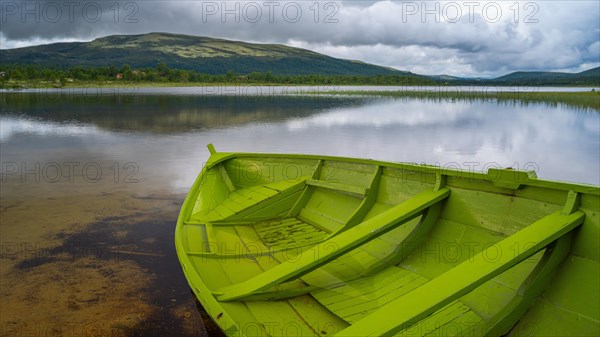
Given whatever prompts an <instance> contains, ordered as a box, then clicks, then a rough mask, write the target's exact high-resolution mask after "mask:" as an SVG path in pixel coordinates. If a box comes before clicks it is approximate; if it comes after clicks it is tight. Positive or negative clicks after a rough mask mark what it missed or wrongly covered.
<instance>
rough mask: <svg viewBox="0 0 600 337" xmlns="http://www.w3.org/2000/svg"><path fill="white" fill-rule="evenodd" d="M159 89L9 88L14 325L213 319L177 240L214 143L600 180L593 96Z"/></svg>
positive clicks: (137, 329) (65, 328)
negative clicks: (555, 100)
mask: <svg viewBox="0 0 600 337" xmlns="http://www.w3.org/2000/svg"><path fill="white" fill-rule="evenodd" d="M154 90H155V91H156V92H151V93H146V94H145V95H128V94H123V92H121V93H120V94H106V95H85V94H83V95H81V93H79V94H75V93H72V92H71V93H66V94H64V93H63V94H48V93H44V94H24V93H17V94H6V93H3V94H0V102H1V103H2V104H1V108H0V145H1V162H2V163H1V165H2V186H1V187H2V188H1V190H0V220H1V221H0V234H1V241H2V242H1V243H2V259H1V261H0V262H1V266H0V287H1V288H0V289H1V291H0V298H1V300H2V306H0V317H1V320H2V322H1V323H2V330H1V331H2V335H11V334H13V335H15V334H16V335H18V334H19V333H20V334H21V335H26V333H30V334H33V333H37V334H38V335H48V336H52V335H57V336H60V335H61V334H62V335H67V334H66V332H69V333H71V335H96V336H105V335H111V334H112V335H118V336H121V335H122V336H135V335H139V336H148V335H179V336H186V335H187V336H196V335H205V334H207V329H209V332H210V331H212V332H214V330H211V329H214V327H213V326H210V325H206V324H204V323H203V320H202V317H201V313H199V312H198V311H197V310H196V306H195V303H194V301H193V298H192V296H191V293H190V291H189V289H188V287H187V284H186V281H185V279H184V277H183V274H182V272H181V270H180V268H179V263H178V261H177V258H176V255H175V251H174V247H173V230H174V226H175V222H176V218H177V213H178V210H179V207H180V205H181V203H182V201H183V198H184V197H185V193H186V192H187V189H188V188H189V187H190V186H191V184H192V182H193V180H194V179H195V177H196V175H197V174H198V173H199V172H200V170H201V168H202V164H203V162H204V161H206V159H207V158H208V150H207V149H206V144H208V143H214V144H215V146H216V148H217V150H219V151H252V152H282V153H312V154H327V155H340V156H352V157H363V158H373V159H381V160H387V161H404V162H414V163H419V164H420V163H427V164H433V165H439V166H441V167H447V168H462V169H467V170H474V171H478V172H481V171H484V172H485V170H487V168H490V167H509V166H510V167H513V168H515V169H534V170H535V171H536V172H537V174H538V177H540V178H543V179H556V180H566V181H572V182H579V183H588V184H596V185H597V184H599V183H600V176H599V174H598V172H599V171H600V155H599V152H600V113H599V112H598V111H594V110H582V109H576V108H573V107H568V106H562V105H547V104H543V103H536V104H522V103H520V102H518V101H517V102H497V101H495V100H472V101H440V100H433V101H432V100H420V99H393V98H385V99H384V98H373V97H371V98H360V97H333V96H327V97H316V96H304V97H297V96H278V95H270V96H269V95H261V96H251V97H247V96H239V95H209V96H207V95H190V94H187V93H185V92H177V91H173V89H165V90H164V92H163V93H164V94H159V93H160V92H161V91H160V90H159V89H154ZM185 90H189V89H185ZM179 94H184V95H179Z"/></svg>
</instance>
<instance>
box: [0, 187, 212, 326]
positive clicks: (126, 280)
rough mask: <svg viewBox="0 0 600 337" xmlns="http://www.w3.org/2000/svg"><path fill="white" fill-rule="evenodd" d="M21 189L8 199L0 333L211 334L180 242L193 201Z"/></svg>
mask: <svg viewBox="0 0 600 337" xmlns="http://www.w3.org/2000/svg"><path fill="white" fill-rule="evenodd" d="M12 187H13V186H7V184H3V186H2V190H3V192H2V198H1V199H0V234H1V241H2V251H1V252H2V256H1V260H0V300H1V302H2V305H1V306H0V319H1V324H2V325H1V327H0V336H15V335H16V336H21V335H28V334H31V335H36V336H37V335H43V336H71V335H72V336H79V335H81V336H147V335H179V336H201V335H206V334H207V333H206V328H205V326H204V323H203V321H202V317H201V315H200V314H199V313H198V312H197V308H196V305H195V302H194V299H193V297H192V295H191V293H190V291H189V287H188V286H187V283H186V281H185V278H184V277H183V275H182V273H181V270H180V268H179V265H178V263H177V257H176V254H175V251H174V247H173V245H172V238H173V230H174V227H175V221H176V219H177V213H178V210H179V206H180V204H181V202H182V200H183V197H184V196H183V195H172V194H156V193H150V192H136V193H131V192H124V191H110V192H106V191H101V192H100V191H99V190H100V189H98V190H96V188H97V187H98V186H95V188H92V190H91V191H90V190H88V191H86V193H87V194H86V193H75V194H67V193H52V192H51V191H46V192H44V193H42V194H41V195H39V196H32V195H31V194H30V193H23V194H20V195H19V194H18V193H12V192H15V191H17V190H18V189H19V188H20V187H23V186H14V188H12ZM59 190H60V189H59ZM31 191H32V190H31V189H28V190H27V192H31Z"/></svg>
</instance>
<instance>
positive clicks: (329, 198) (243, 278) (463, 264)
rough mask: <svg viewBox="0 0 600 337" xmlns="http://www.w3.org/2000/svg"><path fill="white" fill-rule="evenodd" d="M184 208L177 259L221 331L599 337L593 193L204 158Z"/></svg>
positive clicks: (321, 163) (312, 159)
mask: <svg viewBox="0 0 600 337" xmlns="http://www.w3.org/2000/svg"><path fill="white" fill-rule="evenodd" d="M186 204H187V207H185V205H184V209H183V211H182V215H181V218H180V224H179V225H178V234H177V238H179V239H176V240H180V244H181V248H182V250H183V252H184V254H183V255H184V258H182V257H181V256H180V260H181V262H182V265H183V268H184V271H185V273H186V276H187V277H188V280H189V282H190V285H191V286H192V290H193V291H194V293H195V294H196V296H198V297H199V299H200V301H201V302H202V303H203V304H204V305H205V307H206V308H207V310H208V312H209V313H210V314H211V316H212V317H213V319H214V320H215V321H216V322H217V323H218V324H219V325H220V326H221V328H222V329H223V330H224V331H225V333H226V334H228V335H235V334H238V335H244V336H277V335H282V336H290V335H298V336H300V335H301V336H307V335H309V336H315V335H318V336H333V335H337V336H371V335H373V336H382V335H385V336H392V335H397V336H465V335H469V336H501V335H509V336H521V335H526V336H533V335H544V336H546V335H548V336H561V335H566V334H572V333H573V331H576V332H577V335H579V336H586V335H589V336H592V335H596V336H597V335H600V321H599V319H600V312H599V311H600V309H599V304H598V303H600V294H599V292H598V284H600V272H599V270H600V268H599V262H600V251H599V248H598V247H599V246H598V238H599V233H600V232H599V228H600V215H599V211H600V196H599V194H598V189H597V187H589V188H586V187H585V186H582V185H569V184H561V183H550V182H545V181H543V180H537V179H536V178H535V176H534V175H532V173H528V172H522V171H513V170H507V169H490V170H489V171H488V172H487V173H475V172H464V171H455V170H450V169H449V170H444V169H443V168H436V167H429V166H424V165H409V164H390V163H383V162H376V161H369V160H350V159H342V158H332V157H317V156H292V155H290V156H285V155H272V156H270V155H252V154H245V155H242V154H226V153H213V155H212V157H211V160H210V161H209V163H208V164H207V165H206V166H205V168H204V170H203V172H202V174H201V175H200V177H199V178H198V181H197V182H196V184H195V185H194V188H193V189H192V192H191V193H190V195H189V196H188V200H186ZM574 289H577V290H576V291H574Z"/></svg>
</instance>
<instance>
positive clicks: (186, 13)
mask: <svg viewBox="0 0 600 337" xmlns="http://www.w3.org/2000/svg"><path fill="white" fill-rule="evenodd" d="M22 3H23V2H22V1H4V0H3V1H2V8H1V10H2V13H0V15H1V20H2V22H1V23H2V27H1V29H0V38H1V39H2V41H3V42H4V44H6V45H8V46H9V47H10V46H11V45H17V43H16V42H18V41H21V42H20V43H21V44H27V41H40V40H42V41H59V40H62V39H70V40H73V39H80V40H91V39H93V38H96V37H100V36H104V35H110V34H138V33H147V32H153V31H165V32H172V33H184V34H194V35H207V36H213V37H221V38H228V39H237V40H246V41H251V42H262V43H288V44H293V45H296V46H301V47H306V48H309V49H314V50H315V51H318V52H328V53H330V54H331V55H332V56H336V57H344V58H350V59H360V60H363V61H366V62H374V63H378V64H382V65H386V66H394V67H398V68H400V69H408V70H411V69H415V70H416V69H418V70H419V71H425V72H426V73H429V74H433V73H439V71H440V70H444V69H446V70H447V71H442V72H443V73H449V74H452V75H476V74H479V73H483V74H484V75H485V74H487V75H499V74H501V73H504V72H506V71H513V70H536V69H537V70H555V69H578V68H579V67H580V66H581V65H582V64H591V65H599V64H600V60H599V57H600V52H598V51H597V49H598V48H600V45H599V44H598V41H599V39H600V38H599V34H600V19H599V17H598V15H597V13H598V12H599V11H600V4H599V3H598V2H597V1H577V2H569V1H547V2H542V1H538V2H527V3H529V4H533V5H536V6H537V12H536V13H535V15H534V16H533V17H531V13H533V12H532V9H531V8H529V9H528V10H527V11H526V10H525V5H526V3H525V2H520V3H519V10H520V12H519V15H518V18H517V17H516V16H515V13H514V10H511V9H510V8H509V6H511V5H512V4H513V2H510V3H508V2H483V1H482V2H477V4H478V7H477V8H478V9H480V10H481V9H482V8H484V6H486V3H490V5H488V6H489V7H494V6H496V4H499V5H501V6H502V7H501V9H502V15H501V16H499V19H498V21H497V22H495V21H494V20H493V19H494V17H493V15H487V16H485V15H483V14H482V13H468V12H466V11H465V9H466V8H467V7H466V6H465V4H466V3H467V2H460V1H459V2H449V1H439V2H426V3H425V2H422V1H379V2H378V1H353V0H344V1H337V2H328V1H323V2H320V3H319V4H318V6H317V7H315V5H314V2H312V1H308V2H307V1H275V2H269V3H271V5H267V1H251V0H245V1H227V2H224V1H221V0H218V1H131V2H127V1H121V2H118V3H117V4H118V12H116V11H115V10H116V8H115V2H113V1H91V0H81V1H75V3H77V4H78V5H77V6H76V7H75V11H74V15H73V19H72V20H69V18H68V17H66V16H67V15H68V13H67V12H66V11H67V9H68V5H67V3H68V2H63V1H39V2H37V3H38V4H40V6H41V7H43V6H45V5H46V6H47V4H48V3H53V4H59V7H61V8H62V10H63V18H62V19H61V20H58V21H57V22H51V21H52V20H48V17H46V18H44V17H43V16H44V15H45V14H44V13H43V12H42V17H41V19H40V20H39V21H40V22H35V20H34V19H33V15H30V14H28V15H25V20H23V18H22V16H21V13H16V14H13V13H12V12H13V11H14V6H15V5H16V6H17V8H18V9H19V11H20V9H21V7H20V6H22ZM28 3H29V5H28V6H30V7H29V8H32V7H31V6H33V5H31V4H32V2H30V1H29V2H28ZM71 3H73V2H71ZM223 3H226V5H225V6H228V8H229V9H237V12H238V15H237V19H238V22H236V20H235V19H236V15H233V14H231V12H229V14H226V15H225V17H224V19H225V20H223V17H222V16H221V14H222V13H223V11H224V10H225V8H223V7H222V6H223V5H222V4H223ZM273 3H274V4H275V5H276V6H274V5H273ZM424 3H425V6H428V7H427V8H429V9H431V8H435V6H436V4H437V6H439V8H446V7H444V6H452V5H451V4H452V3H454V4H459V5H460V6H462V16H456V17H454V16H452V15H450V14H449V15H446V16H444V15H443V14H444V13H440V12H438V18H439V19H440V20H439V22H436V17H435V16H434V15H431V14H429V15H426V16H425V17H424V18H423V16H422V15H421V14H422V13H421V10H422V9H424V8H422V7H421V6H423V4H424ZM470 3H473V2H470ZM296 4H297V5H299V6H300V7H301V11H302V16H301V17H300V18H298V20H297V21H295V20H290V19H295V18H293V14H294V9H295V8H296ZM449 4H450V5H449ZM533 5H530V6H533ZM71 6H72V5H71ZM86 6H87V7H86ZM98 6H99V8H100V10H101V12H102V16H101V18H100V19H99V20H98V21H97V22H93V21H94V20H93V19H94V17H93V16H94V14H95V9H96V8H98ZM125 6H128V7H125ZM214 6H216V10H217V12H216V13H212V12H211V9H214ZM236 6H237V7H236ZM253 6H254V7H253ZM269 6H270V7H269ZM286 6H287V7H286ZM415 6H416V9H417V10H419V12H417V13H415V14H411V12H410V11H411V10H414V8H415ZM256 7H259V8H260V9H261V10H262V13H261V14H262V15H261V16H260V18H259V19H258V20H256V22H255V21H253V20H252V19H253V17H252V15H253V12H252V10H253V8H256ZM84 8H87V9H88V16H87V17H86V15H85V13H84V11H83V9H84ZM284 8H288V9H289V10H290V11H289V13H288V14H289V15H288V17H286V16H285V15H286V14H285V13H283V9H284ZM317 8H318V9H317ZM244 9H247V10H248V12H243V11H244ZM268 10H274V12H272V13H271V14H272V15H271V17H269V13H268ZM491 13H493V11H491ZM409 14H410V15H409ZM471 14H472V15H471ZM50 15H52V13H50V14H48V16H50ZM115 15H116V16H115ZM128 15H129V16H128ZM328 15H329V16H328ZM528 15H529V16H530V17H529V18H530V19H531V18H533V19H535V20H537V22H529V23H528V22H525V21H526V18H527V17H528ZM90 16H91V17H90ZM115 18H116V19H115ZM444 18H446V19H449V20H450V21H455V22H444ZM127 19H129V21H135V22H126V21H128V20H127ZM271 19H273V20H271ZM326 19H329V21H331V22H325V21H327V20H326ZM315 20H316V21H317V22H316V23H315ZM115 21H116V22H115ZM515 21H517V23H515ZM19 45H20V44H19ZM2 48H6V46H2ZM369 50H370V52H369ZM376 51H379V52H385V53H386V54H387V55H378V54H376ZM411 52H412V53H413V54H411ZM448 60H452V61H453V62H456V63H449V62H448ZM416 62H419V63H416ZM443 66H445V67H446V68H441V67H443Z"/></svg>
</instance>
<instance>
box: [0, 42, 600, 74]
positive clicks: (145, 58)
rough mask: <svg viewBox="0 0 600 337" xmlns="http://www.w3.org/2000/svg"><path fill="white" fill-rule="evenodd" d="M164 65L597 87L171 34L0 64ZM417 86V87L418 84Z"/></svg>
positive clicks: (9, 52)
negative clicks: (402, 66)
mask: <svg viewBox="0 0 600 337" xmlns="http://www.w3.org/2000/svg"><path fill="white" fill-rule="evenodd" d="M161 62H163V63H165V64H166V65H167V66H168V67H169V68H172V69H183V70H194V71H196V72H198V73H205V74H212V75H219V74H225V73H227V72H228V71H232V72H234V73H235V74H249V73H252V72H259V73H272V74H273V75H281V76H298V75H342V76H378V75H394V76H399V77H400V78H411V79H414V80H416V81H417V83H433V84H434V83H439V84H446V85H527V86H553V85H555V86H569V85H571V86H577V85H579V86H600V67H597V68H594V69H590V70H587V71H583V72H579V73H561V72H539V71H529V72H527V71H517V72H513V73H510V74H507V75H504V76H500V77H498V78H492V79H485V78H461V77H455V76H449V75H432V76H425V75H418V74H414V73H411V72H407V71H401V70H397V69H393V68H389V67H383V66H378V65H373V64H369V63H365V62H362V61H352V60H344V59H338V58H334V57H330V56H327V55H324V54H319V53H316V52H313V51H310V50H306V49H301V48H295V47H290V46H285V45H280V44H256V43H248V42H242V41H232V40H224V39H217V38H211V37H204V36H192V35H182V34H171V33H148V34H140V35H111V36H106V37H102V38H98V39H95V40H93V41H91V42H69V43H53V44H47V45H39V46H31V47H24V48H15V49H3V50H0V65H2V64H6V65H10V64H18V65H29V64H33V65H39V66H44V67H46V66H48V67H61V68H68V67H74V66H83V67H100V66H102V67H106V66H116V67H121V66H123V65H125V64H128V65H129V66H131V67H132V68H154V67H156V65H157V64H158V63H161ZM419 81H420V82H419Z"/></svg>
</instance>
